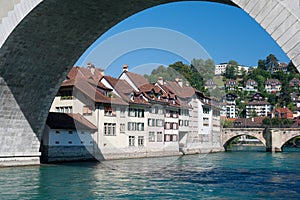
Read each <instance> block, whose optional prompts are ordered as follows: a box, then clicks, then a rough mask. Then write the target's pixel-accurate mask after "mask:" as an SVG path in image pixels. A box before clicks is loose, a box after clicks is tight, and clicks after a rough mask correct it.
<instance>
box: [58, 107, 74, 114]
mask: <svg viewBox="0 0 300 200" xmlns="http://www.w3.org/2000/svg"><path fill="white" fill-rule="evenodd" d="M55 109H56V112H61V113H72V112H73V108H72V106H62V107H55Z"/></svg>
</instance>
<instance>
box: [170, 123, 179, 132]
mask: <svg viewBox="0 0 300 200" xmlns="http://www.w3.org/2000/svg"><path fill="white" fill-rule="evenodd" d="M171 129H173V130H177V129H178V123H176V122H173V123H171Z"/></svg>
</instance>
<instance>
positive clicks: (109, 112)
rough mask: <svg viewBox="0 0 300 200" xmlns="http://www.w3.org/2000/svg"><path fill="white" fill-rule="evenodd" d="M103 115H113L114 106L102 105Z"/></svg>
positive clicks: (114, 114) (114, 113) (114, 112)
mask: <svg viewBox="0 0 300 200" xmlns="http://www.w3.org/2000/svg"><path fill="white" fill-rule="evenodd" d="M104 116H110V117H115V116H116V108H112V107H111V106H104Z"/></svg>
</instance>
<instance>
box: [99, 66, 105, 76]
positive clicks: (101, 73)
mask: <svg viewBox="0 0 300 200" xmlns="http://www.w3.org/2000/svg"><path fill="white" fill-rule="evenodd" d="M99 72H100V75H101V76H104V75H105V73H104V69H102V68H100V69H99Z"/></svg>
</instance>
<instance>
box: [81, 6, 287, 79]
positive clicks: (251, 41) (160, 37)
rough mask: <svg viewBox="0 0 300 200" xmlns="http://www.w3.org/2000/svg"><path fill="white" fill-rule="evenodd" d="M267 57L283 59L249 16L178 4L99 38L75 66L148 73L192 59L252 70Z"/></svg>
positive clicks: (143, 13)
mask: <svg viewBox="0 0 300 200" xmlns="http://www.w3.org/2000/svg"><path fill="white" fill-rule="evenodd" d="M270 53H272V54H274V55H276V56H277V58H278V59H279V60H280V61H282V62H289V59H288V57H287V56H286V55H285V53H284V52H283V51H282V50H281V49H280V47H279V46H278V45H277V44H276V43H275V42H274V40H273V39H272V38H271V37H270V36H269V35H268V34H267V33H266V32H265V30H264V29H263V28H262V27H260V25H258V24H257V23H256V22H255V21H254V20H253V19H252V18H251V17H250V16H248V15H247V14H246V13H245V12H244V11H242V10H241V9H239V8H236V7H232V6H228V5H224V4H219V3H209V2H177V3H170V4H164V5H160V6H156V7H153V8H150V9H147V10H144V11H141V12H139V13H137V14H135V15H133V16H131V17H129V18H127V19H125V20H123V21H122V22H120V23H119V24H117V25H115V26H114V27H112V28H111V29H110V30H108V31H107V32H106V33H105V34H103V35H102V36H101V37H100V38H99V39H98V40H97V41H96V42H95V43H94V44H93V45H92V46H91V47H90V48H88V49H87V51H86V52H85V53H84V54H83V55H82V57H81V58H80V59H79V60H78V61H77V63H76V64H75V65H77V66H85V65H86V63H87V62H92V63H94V64H95V66H96V67H99V68H104V69H105V73H106V74H109V75H112V76H118V75H119V74H120V71H121V67H122V66H123V64H128V65H129V70H132V71H135V72H138V73H142V74H143V73H149V72H151V70H152V69H153V67H156V66H159V65H165V66H167V65H168V64H171V63H174V62H176V61H183V62H184V63H189V62H190V61H191V59H192V58H203V59H207V58H212V59H213V60H215V62H216V64H218V63H222V62H227V61H229V60H236V61H238V63H239V64H241V65H246V66H255V65H257V61H258V59H264V58H265V57H266V56H268V55H269V54H270Z"/></svg>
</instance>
